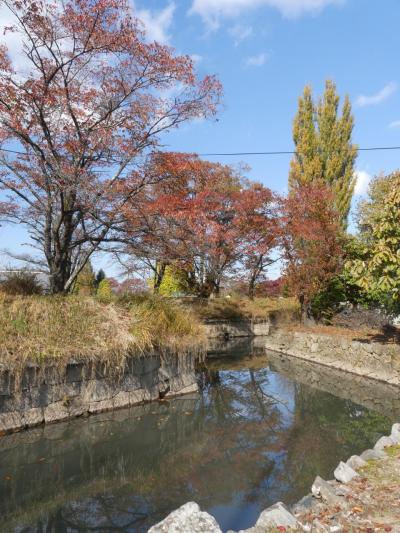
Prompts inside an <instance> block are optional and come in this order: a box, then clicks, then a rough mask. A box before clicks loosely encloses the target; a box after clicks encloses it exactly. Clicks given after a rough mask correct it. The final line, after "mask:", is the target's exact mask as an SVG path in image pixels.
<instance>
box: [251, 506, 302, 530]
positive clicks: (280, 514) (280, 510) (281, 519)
mask: <svg viewBox="0 0 400 533" xmlns="http://www.w3.org/2000/svg"><path fill="white" fill-rule="evenodd" d="M278 526H281V527H297V526H299V523H298V521H297V520H296V518H295V517H294V516H293V515H292V513H291V512H289V510H288V509H287V507H286V506H285V505H284V504H283V503H282V502H278V503H275V504H274V505H271V507H268V509H265V511H263V512H262V513H261V514H260V516H259V518H258V520H257V522H256V529H257V528H258V529H263V528H264V529H267V528H271V527H278Z"/></svg>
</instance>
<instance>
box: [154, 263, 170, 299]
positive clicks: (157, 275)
mask: <svg viewBox="0 0 400 533" xmlns="http://www.w3.org/2000/svg"><path fill="white" fill-rule="evenodd" d="M167 266H168V265H167V263H159V264H157V266H156V270H155V272H154V287H153V292H154V294H159V292H160V287H161V283H162V282H163V279H164V274H165V269H166V268H167Z"/></svg>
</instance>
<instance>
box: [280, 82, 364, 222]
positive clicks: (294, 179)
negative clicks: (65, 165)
mask: <svg viewBox="0 0 400 533" xmlns="http://www.w3.org/2000/svg"><path fill="white" fill-rule="evenodd" d="M339 101H340V98H339V96H338V94H337V93H336V85H335V84H334V82H333V81H330V80H328V81H327V82H326V84H325V92H324V94H323V96H322V98H321V99H320V100H319V102H318V103H315V102H314V100H313V97H312V92H311V88H310V87H309V86H306V87H305V89H304V93H303V95H302V96H301V97H300V98H299V103H298V110H297V114H296V117H295V119H294V122H293V140H294V144H295V149H296V154H295V156H294V158H293V160H292V162H291V167H290V173H289V188H290V189H291V190H293V189H295V188H296V187H298V186H301V185H305V184H310V183H313V182H314V181H320V182H322V183H324V184H326V185H327V186H328V187H330V189H331V190H332V193H333V201H334V205H335V208H336V210H337V211H338V213H339V214H340V221H341V224H342V226H343V227H344V228H345V227H346V226H347V219H348V214H349V211H350V204H351V199H352V196H353V192H354V186H355V177H354V163H355V160H356V157H357V147H356V146H355V145H354V144H353V143H352V140H351V137H352V131H353V122H354V121H353V116H352V112H351V104H350V100H349V99H348V97H347V96H346V97H345V99H344V102H343V106H342V109H341V112H340V110H339Z"/></svg>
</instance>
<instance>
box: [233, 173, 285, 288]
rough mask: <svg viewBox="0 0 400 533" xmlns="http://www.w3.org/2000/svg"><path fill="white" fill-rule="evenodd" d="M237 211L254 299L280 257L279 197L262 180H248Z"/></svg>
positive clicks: (242, 256) (244, 262)
mask: <svg viewBox="0 0 400 533" xmlns="http://www.w3.org/2000/svg"><path fill="white" fill-rule="evenodd" d="M236 210H237V219H236V221H235V224H236V227H237V229H238V242H239V256H240V262H241V264H242V266H243V268H244V271H245V274H246V277H247V285H248V296H249V297H250V298H251V299H253V298H254V295H255V291H256V286H257V283H259V282H260V281H261V280H262V279H263V277H264V276H265V274H266V270H267V268H268V267H269V266H270V265H271V264H272V263H274V262H275V261H276V260H277V257H273V256H272V255H271V253H272V252H273V251H274V250H275V249H276V247H277V244H278V237H279V234H280V222H279V219H280V213H279V204H278V198H277V196H276V195H275V194H274V193H273V192H272V191H271V190H270V189H268V188H266V187H264V186H263V185H261V184H260V183H248V184H247V188H243V189H241V191H240V193H239V194H238V195H237V206H236Z"/></svg>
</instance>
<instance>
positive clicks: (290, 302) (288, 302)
mask: <svg viewBox="0 0 400 533" xmlns="http://www.w3.org/2000/svg"><path fill="white" fill-rule="evenodd" d="M190 307H191V309H192V310H193V311H194V313H195V314H196V315H197V316H198V317H199V319H200V320H203V321H204V320H224V319H226V320H242V319H250V320H251V319H267V318H272V319H273V318H274V316H275V317H279V318H281V319H286V320H287V321H289V322H290V321H292V320H293V319H295V320H296V319H297V318H298V317H299V313H300V308H299V304H298V302H297V300H296V299H295V298H255V299H254V300H250V299H249V298H245V297H239V296H232V297H231V298H214V299H209V300H198V301H194V302H193V303H191V305H190Z"/></svg>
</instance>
